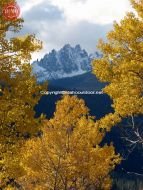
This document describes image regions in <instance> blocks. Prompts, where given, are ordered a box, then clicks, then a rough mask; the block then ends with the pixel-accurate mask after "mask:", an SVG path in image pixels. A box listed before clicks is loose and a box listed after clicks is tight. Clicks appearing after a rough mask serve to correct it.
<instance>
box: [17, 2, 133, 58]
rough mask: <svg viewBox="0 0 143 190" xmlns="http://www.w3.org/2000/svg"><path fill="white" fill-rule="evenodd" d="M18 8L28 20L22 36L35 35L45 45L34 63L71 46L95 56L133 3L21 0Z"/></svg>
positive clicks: (36, 55)
mask: <svg viewBox="0 0 143 190" xmlns="http://www.w3.org/2000/svg"><path fill="white" fill-rule="evenodd" d="M18 4H19V5H20V7H21V16H22V17H23V18H24V20H25V23H24V28H23V30H22V34H24V33H34V34H36V36H37V37H38V38H39V39H41V40H42V41H43V43H44V47H43V50H42V51H41V52H39V53H36V54H34V55H33V59H37V58H41V57H42V56H43V55H44V54H45V53H48V52H49V51H51V50H52V49H53V48H54V49H57V50H58V49H60V48H61V47H62V46H64V45H65V44H67V43H69V44H71V45H72V46H74V45H76V44H80V45H81V46H82V48H84V49H86V50H87V51H88V52H89V53H92V52H94V51H95V50H96V45H97V42H98V40H99V38H103V39H105V36H106V33H107V32H108V31H110V30H111V29H112V24H113V22H114V21H120V20H121V19H122V18H123V17H124V16H125V14H126V12H127V11H130V10H131V6H130V2H129V0H18Z"/></svg>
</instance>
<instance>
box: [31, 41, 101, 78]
mask: <svg viewBox="0 0 143 190" xmlns="http://www.w3.org/2000/svg"><path fill="white" fill-rule="evenodd" d="M100 57H101V54H99V53H97V52H96V53H95V54H94V55H93V54H92V55H88V53H87V52H86V51H85V50H84V49H82V48H81V47H80V45H76V46H75V47H71V46H70V45H69V44H66V45H65V46H64V47H63V48H61V49H60V50H59V51H56V50H52V51H51V52H50V53H48V54H46V55H45V56H44V57H43V58H42V59H41V60H40V61H39V60H37V61H35V62H33V64H32V70H33V73H34V74H35V75H36V77H37V80H38V81H39V82H43V81H46V80H55V79H61V78H66V77H73V76H77V75H81V74H84V73H87V72H90V71H91V61H92V60H93V59H94V58H100Z"/></svg>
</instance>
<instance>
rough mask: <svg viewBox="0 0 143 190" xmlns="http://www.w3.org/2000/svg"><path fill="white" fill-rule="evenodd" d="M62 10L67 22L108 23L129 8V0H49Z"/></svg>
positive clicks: (119, 17) (122, 14) (119, 16)
mask: <svg viewBox="0 0 143 190" xmlns="http://www.w3.org/2000/svg"><path fill="white" fill-rule="evenodd" d="M50 2H51V4H54V5H56V6H58V7H59V8H60V9H61V10H63V12H64V15H65V17H66V18H67V20H68V21H69V22H72V23H73V22H79V21H83V20H84V21H88V22H92V23H98V24H99V23H100V24H109V23H112V22H113V21H114V20H117V21H119V20H120V19H122V18H123V16H124V15H125V13H126V12H127V11H129V10H131V6H130V1H129V0H86V1H83V0H80V1H79V0H50Z"/></svg>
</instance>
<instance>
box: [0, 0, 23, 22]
mask: <svg viewBox="0 0 143 190" xmlns="http://www.w3.org/2000/svg"><path fill="white" fill-rule="evenodd" d="M2 14H3V16H4V18H5V19H6V20H15V19H17V18H18V17H19V15H20V7H19V6H18V5H17V4H15V3H10V4H7V5H5V6H4V7H3V9H2Z"/></svg>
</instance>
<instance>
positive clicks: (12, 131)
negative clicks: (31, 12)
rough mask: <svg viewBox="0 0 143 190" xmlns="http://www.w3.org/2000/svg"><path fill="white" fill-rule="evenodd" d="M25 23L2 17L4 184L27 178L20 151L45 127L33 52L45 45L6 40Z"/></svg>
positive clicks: (0, 163) (0, 169)
mask: <svg viewBox="0 0 143 190" xmlns="http://www.w3.org/2000/svg"><path fill="white" fill-rule="evenodd" d="M9 2H15V1H9V0H1V1H0V7H3V6H4V5H5V4H7V3H9ZM22 22H23V20H22V19H17V20H13V21H7V20H5V19H4V17H3V16H2V14H1V15H0V179H1V180H4V181H8V178H9V179H15V178H16V176H20V175H23V170H22V169H20V166H19V160H20V158H19V156H18V153H19V149H20V148H21V146H22V143H23V142H24V141H25V137H26V135H27V134H29V135H30V134H34V133H36V132H37V131H38V130H39V129H40V126H41V124H40V123H41V118H38V119H35V118H34V116H35V112H34V106H35V105H36V104H37V102H38V100H39V98H40V96H41V95H40V90H41V88H45V87H44V86H40V85H37V82H36V78H35V77H34V76H32V73H31V66H30V59H31V53H33V52H34V51H36V50H39V49H40V48H41V42H40V41H38V40H36V38H35V36H34V35H27V36H25V37H16V38H11V39H8V38H7V37H6V34H7V32H19V31H20V29H21V27H22ZM2 183H3V182H1V183H0V186H1V184H2ZM5 188H6V187H5ZM7 188H8V187H7ZM3 189H4V188H3Z"/></svg>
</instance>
